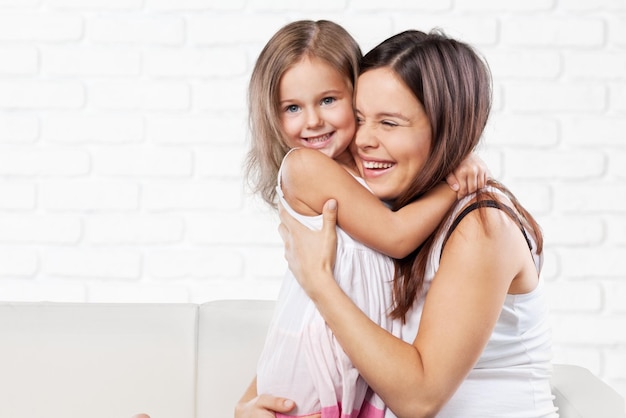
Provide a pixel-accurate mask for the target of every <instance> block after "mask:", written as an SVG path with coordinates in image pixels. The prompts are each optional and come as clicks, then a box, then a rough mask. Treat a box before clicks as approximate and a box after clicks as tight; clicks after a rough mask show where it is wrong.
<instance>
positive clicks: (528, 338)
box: [385, 189, 558, 418]
mask: <svg viewBox="0 0 626 418" xmlns="http://www.w3.org/2000/svg"><path fill="white" fill-rule="evenodd" d="M491 191H492V192H493V193H500V192H499V191H498V190H497V189H491ZM472 198H473V195H470V196H467V197H466V198H465V199H461V200H460V201H459V202H458V204H457V207H456V209H455V210H454V211H453V213H452V214H451V215H450V217H449V218H448V219H447V220H446V227H445V228H444V229H443V232H442V234H441V235H440V236H438V237H437V239H436V241H435V244H434V245H433V248H432V250H431V253H430V255H429V260H428V263H427V267H426V276H425V283H424V284H425V291H427V290H428V287H429V286H430V283H431V282H432V280H433V278H434V277H435V273H436V272H437V269H438V268H439V257H440V254H441V250H442V246H443V243H444V239H445V236H446V234H447V231H448V229H449V228H450V227H451V225H452V223H453V222H454V219H455V218H456V217H457V216H458V214H459V213H460V212H461V210H462V209H463V208H464V207H465V206H466V205H467V202H468V201H470V200H471V199H472ZM527 237H528V240H529V243H530V244H531V246H532V254H533V257H534V259H535V264H536V266H537V270H538V271H540V268H541V262H542V258H541V256H539V255H537V254H536V251H535V250H536V245H535V242H534V240H533V238H532V236H530V234H527ZM422 308H423V298H419V300H418V301H416V303H415V304H414V306H413V308H412V309H411V310H410V311H409V312H408V313H407V318H406V319H407V322H406V324H405V326H404V328H403V330H402V338H403V339H404V340H405V341H407V342H409V343H413V341H414V339H415V336H416V335H417V330H418V328H419V322H420V319H421V314H422ZM551 346H552V343H551V329H550V324H549V322H548V309H547V303H546V300H545V290H544V285H543V280H539V282H538V285H537V287H536V288H535V289H534V290H532V291H531V292H529V293H526V294H520V295H507V296H506V299H505V301H504V305H503V307H502V311H501V313H500V316H499V317H498V320H497V322H496V325H495V328H494V330H493V332H492V334H491V337H490V338H489V341H488V343H487V346H486V347H485V349H484V350H483V352H482V354H481V356H480V358H479V360H478V362H477V363H476V365H475V366H474V368H473V369H472V371H471V372H470V373H469V375H468V376H467V378H466V379H465V380H464V381H463V383H462V384H461V386H460V387H459V389H458V390H457V391H456V392H455V394H454V395H453V396H452V398H451V399H450V400H449V401H448V402H447V403H446V405H445V406H444V407H443V408H442V409H441V411H440V412H439V414H437V417H438V418H460V417H463V418H470V417H476V418H478V417H480V418H488V417H494V418H496V417H497V418H506V417H519V418H538V417H545V418H556V417H558V414H557V413H556V411H557V408H556V407H555V406H554V403H553V399H554V396H553V395H552V392H551V389H550V376H551V372H552V364H551V359H552V350H551ZM385 417H386V418H392V417H395V415H393V413H392V412H391V411H390V410H387V414H386V415H385Z"/></svg>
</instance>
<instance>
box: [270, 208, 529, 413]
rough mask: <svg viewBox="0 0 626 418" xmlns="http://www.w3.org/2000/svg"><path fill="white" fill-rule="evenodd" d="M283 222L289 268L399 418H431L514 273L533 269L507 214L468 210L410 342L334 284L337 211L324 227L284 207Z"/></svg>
mask: <svg viewBox="0 0 626 418" xmlns="http://www.w3.org/2000/svg"><path fill="white" fill-rule="evenodd" d="M340 212H341V207H340V209H339V213H340ZM281 221H282V224H281V226H280V228H279V230H280V232H281V236H282V237H283V240H284V241H285V249H286V258H287V260H288V262H289V267H290V269H291V270H292V271H293V272H294V274H295V275H296V277H297V278H298V281H299V282H300V284H301V285H302V287H303V288H304V289H305V291H306V292H307V293H308V294H309V296H310V297H311V299H312V300H313V301H314V302H315V304H316V306H317V308H318V310H319V311H320V313H321V314H322V316H323V317H324V319H325V320H326V323H327V324H328V326H329V327H330V328H331V330H332V331H333V334H334V335H335V336H336V338H337V339H338V341H339V343H340V344H341V346H342V347H343V349H344V350H345V352H346V354H347V355H348V357H349V358H350V359H351V360H352V362H353V363H354V365H355V366H356V368H357V369H358V370H359V372H360V373H361V375H362V376H363V377H364V378H365V380H366V381H367V382H368V384H369V385H370V386H371V387H372V389H373V390H374V391H375V392H376V393H378V394H379V395H380V396H381V398H382V399H383V401H384V402H385V404H387V406H389V408H390V409H391V410H392V411H393V412H394V413H395V414H396V415H397V416H398V417H421V416H432V415H433V414H435V413H436V411H438V410H439V409H440V408H441V406H442V405H443V404H444V403H445V402H446V401H447V400H448V399H449V398H450V397H451V396H452V395H453V393H454V391H455V390H456V389H457V387H458V386H459V385H460V384H461V382H462V381H463V379H464V378H465V376H466V375H467V373H469V371H470V370H471V368H472V367H473V366H474V364H475V362H476V360H477V359H478V357H479V356H480V353H481V352H482V350H483V349H484V347H485V345H486V343H487V341H488V339H489V336H490V334H491V332H492V329H493V327H494V324H495V322H496V320H497V318H498V315H499V312H500V309H501V307H502V303H503V301H504V298H505V296H506V294H507V291H508V289H509V286H510V285H511V282H512V280H513V278H515V277H516V276H518V275H519V274H520V272H522V271H526V272H528V271H529V269H534V266H533V265H532V260H530V257H528V247H527V246H526V243H525V241H524V239H523V237H522V236H521V234H520V232H519V229H518V227H517V226H516V225H515V224H514V223H513V222H512V221H511V220H510V218H508V217H507V216H506V215H505V214H503V213H501V212H500V211H498V210H496V209H489V210H486V212H485V219H484V220H481V219H480V216H479V214H478V213H475V212H473V213H470V214H469V215H468V216H467V217H466V218H465V219H464V220H463V222H461V223H460V224H459V226H458V228H457V229H456V230H455V232H454V233H453V234H452V235H451V237H450V239H449V240H448V243H447V245H446V247H445V249H444V253H443V256H442V259H441V265H440V268H439V271H438V272H437V275H436V277H435V279H434V280H433V282H432V285H431V287H430V290H429V292H428V295H427V297H426V301H425V304H424V309H423V314H422V320H421V323H420V328H419V332H418V334H417V337H416V339H415V341H414V342H413V344H408V343H406V342H404V341H402V340H400V339H398V338H396V337H394V336H393V335H391V334H389V333H388V332H387V331H385V330H383V329H382V328H380V327H379V326H378V325H376V324H375V323H373V322H372V321H370V320H369V319H368V318H367V316H365V315H364V314H363V313H362V312H361V311H360V310H359V309H358V307H356V306H355V305H354V303H353V302H352V301H351V300H350V299H349V298H348V297H347V296H346V295H345V293H343V291H342V290H341V289H340V288H339V286H338V285H337V284H336V282H335V280H334V277H333V275H332V264H333V262H334V258H333V257H334V256H333V254H332V253H333V251H334V248H332V243H333V242H334V241H333V235H334V222H332V216H331V220H330V221H328V220H325V223H324V228H323V230H322V231H310V230H308V229H307V228H304V227H302V225H300V224H299V223H298V222H296V221H295V220H293V218H290V217H289V216H288V214H286V213H285V212H284V211H281ZM312 249H313V250H312ZM498 254H501V255H503V256H501V257H498ZM504 255H506V256H504Z"/></svg>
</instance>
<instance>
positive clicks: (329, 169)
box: [282, 149, 467, 258]
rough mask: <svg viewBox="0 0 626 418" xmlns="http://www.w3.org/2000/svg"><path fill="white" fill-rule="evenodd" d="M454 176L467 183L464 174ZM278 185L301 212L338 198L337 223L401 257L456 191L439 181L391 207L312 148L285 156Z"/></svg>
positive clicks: (316, 211) (427, 230) (317, 211)
mask: <svg viewBox="0 0 626 418" xmlns="http://www.w3.org/2000/svg"><path fill="white" fill-rule="evenodd" d="M457 181H458V182H460V183H461V184H465V183H464V182H463V179H458V180H457ZM464 188H465V189H466V188H467V187H466V186H464ZM282 189H283V193H284V194H285V198H286V199H287V201H288V202H289V204H290V205H291V206H292V207H293V208H294V209H295V210H296V211H297V212H299V213H302V214H304V215H317V214H320V213H321V211H322V205H323V204H324V202H326V201H327V200H328V199H330V198H333V199H336V200H337V202H338V203H339V205H340V206H341V208H342V210H341V212H340V213H339V219H338V224H339V226H341V228H342V229H343V230H345V231H346V232H347V233H348V234H350V236H352V237H353V238H354V239H356V240H357V241H360V242H362V243H364V244H366V245H367V246H369V247H371V248H373V249H375V250H376V251H379V252H381V253H383V254H386V255H389V256H391V257H394V258H403V257H405V256H406V255H408V254H410V253H411V252H412V251H413V250H415V249H416V248H417V247H418V246H419V245H420V244H422V242H424V241H425V240H426V238H427V237H428V236H429V235H430V234H431V233H432V232H433V231H434V230H435V228H436V227H437V225H439V223H440V222H441V220H442V219H443V217H444V216H445V214H446V212H447V211H448V209H449V208H450V206H451V205H452V203H454V201H455V200H456V192H455V191H453V190H451V189H450V188H449V187H448V186H447V185H446V184H445V183H442V184H441V185H440V186H437V187H436V188H435V189H434V190H432V191H431V192H429V193H427V194H426V195H424V196H423V197H422V198H420V199H419V200H417V201H415V202H413V203H411V204H410V205H407V206H405V207H403V208H402V209H400V210H398V211H396V212H393V211H391V210H390V209H389V208H388V207H387V206H385V205H384V204H383V203H382V202H381V201H380V200H379V199H378V198H377V197H376V196H374V195H373V194H372V193H371V192H369V191H368V190H367V189H365V188H364V187H363V186H362V185H361V184H359V183H358V182H357V180H356V179H355V178H354V177H353V176H351V175H350V174H349V173H348V172H347V171H346V170H345V169H344V168H343V167H341V166H340V165H339V164H338V163H336V162H335V161H334V160H332V159H330V158H329V157H327V156H326V155H324V154H322V153H320V152H318V151H315V150H310V149H297V150H294V151H292V152H291V153H290V154H289V155H288V156H287V158H286V159H285V162H284V163H283V171H282Z"/></svg>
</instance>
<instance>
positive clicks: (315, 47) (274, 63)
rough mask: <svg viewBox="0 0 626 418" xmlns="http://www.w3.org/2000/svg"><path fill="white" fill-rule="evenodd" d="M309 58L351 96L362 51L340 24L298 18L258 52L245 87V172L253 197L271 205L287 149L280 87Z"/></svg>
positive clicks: (273, 204)
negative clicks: (341, 81)
mask: <svg viewBox="0 0 626 418" xmlns="http://www.w3.org/2000/svg"><path fill="white" fill-rule="evenodd" d="M306 56H309V57H315V58H317V59H320V60H322V61H325V62H326V63H328V64H329V65H330V66H332V67H333V68H335V69H336V70H337V71H339V73H341V74H342V75H343V76H344V78H345V80H346V83H347V85H348V87H349V89H350V92H351V93H352V92H353V89H354V84H355V81H356V77H357V75H358V71H359V61H360V59H361V49H360V48H359V45H358V44H357V42H356V41H355V40H354V38H353V37H352V36H351V35H350V34H349V33H348V32H347V31H346V30H345V29H344V28H343V27H341V26H340V25H338V24H336V23H334V22H331V21H328V20H318V21H312V20H299V21H296V22H292V23H289V24H287V25H286V26H283V27H282V28H281V29H280V30H279V31H278V32H276V34H274V36H273V37H272V38H271V39H270V40H269V41H268V43H267V44H266V45H265V47H264V48H263V50H262V51H261V53H260V55H259V57H258V59H257V61H256V63H255V66H254V69H253V70H252V76H251V78H250V84H249V87H248V111H249V124H250V133H251V145H250V150H249V151H248V154H247V156H246V161H245V172H246V178H247V180H248V184H249V185H250V187H251V190H252V191H253V192H254V193H259V194H260V195H261V196H262V197H263V200H265V201H266V202H267V203H268V204H270V205H271V206H273V207H275V205H276V190H275V186H276V176H277V175H278V169H279V167H280V164H281V162H282V160H283V158H284V156H285V154H286V153H287V151H289V147H288V146H287V144H286V142H285V139H284V135H283V132H282V130H281V127H280V113H279V107H278V102H279V87H280V80H281V78H282V76H283V74H285V72H286V71H287V70H288V69H289V68H291V66H293V65H294V64H296V63H298V62H299V61H300V60H302V58H304V57H306Z"/></svg>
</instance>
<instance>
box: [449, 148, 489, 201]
mask: <svg viewBox="0 0 626 418" xmlns="http://www.w3.org/2000/svg"><path fill="white" fill-rule="evenodd" d="M489 177H491V173H489V168H488V167H487V165H486V164H485V162H484V161H483V160H481V159H480V158H479V157H478V156H477V155H476V154H475V153H471V154H470V155H469V156H468V157H467V158H466V159H464V160H463V161H462V162H461V164H459V166H458V167H457V168H456V169H455V170H454V171H453V172H452V173H450V174H449V175H448V177H446V183H448V186H450V188H451V189H452V190H454V191H455V192H456V197H457V199H461V198H462V197H465V196H467V195H468V194H470V193H474V192H475V191H476V190H478V189H481V188H483V187H485V186H486V185H487V180H488V179H489Z"/></svg>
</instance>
